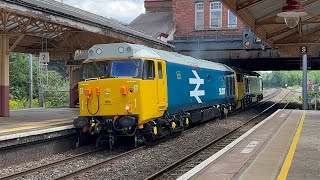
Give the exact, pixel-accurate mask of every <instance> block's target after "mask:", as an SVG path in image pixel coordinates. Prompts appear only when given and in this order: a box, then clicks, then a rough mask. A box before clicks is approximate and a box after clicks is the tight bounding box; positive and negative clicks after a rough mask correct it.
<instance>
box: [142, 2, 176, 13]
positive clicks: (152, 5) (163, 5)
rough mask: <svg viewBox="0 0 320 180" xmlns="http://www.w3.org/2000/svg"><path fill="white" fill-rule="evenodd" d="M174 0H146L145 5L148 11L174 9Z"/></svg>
mask: <svg viewBox="0 0 320 180" xmlns="http://www.w3.org/2000/svg"><path fill="white" fill-rule="evenodd" d="M172 1H173V0H145V1H144V7H145V8H146V12H165V11H172Z"/></svg>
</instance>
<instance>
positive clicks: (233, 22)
mask: <svg viewBox="0 0 320 180" xmlns="http://www.w3.org/2000/svg"><path fill="white" fill-rule="evenodd" d="M228 28H237V16H235V15H234V14H233V13H232V12H231V11H230V10H228Z"/></svg>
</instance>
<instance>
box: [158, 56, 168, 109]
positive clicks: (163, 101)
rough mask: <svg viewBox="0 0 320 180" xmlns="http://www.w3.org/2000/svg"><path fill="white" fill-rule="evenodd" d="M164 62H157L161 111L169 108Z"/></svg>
mask: <svg viewBox="0 0 320 180" xmlns="http://www.w3.org/2000/svg"><path fill="white" fill-rule="evenodd" d="M164 62H165V61H163V60H159V61H156V64H157V65H156V69H157V71H156V73H157V81H158V82H157V86H158V88H157V89H158V107H159V111H165V110H166V106H167V82H166V81H167V76H166V67H165V65H166V64H165V63H164Z"/></svg>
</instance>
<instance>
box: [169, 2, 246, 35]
mask: <svg viewBox="0 0 320 180" xmlns="http://www.w3.org/2000/svg"><path fill="white" fill-rule="evenodd" d="M196 2H203V5H204V26H205V27H204V28H203V30H195V3H196ZM210 2H214V1H210V0H173V19H174V22H175V23H176V24H177V29H176V36H186V35H188V36H194V35H196V36H197V35H216V34H219V35H220V34H240V33H242V30H243V23H242V22H241V21H240V20H239V19H237V24H238V25H237V28H236V29H234V28H228V9H227V7H226V6H224V5H223V4H222V28H220V29H212V28H210V27H209V26H210Z"/></svg>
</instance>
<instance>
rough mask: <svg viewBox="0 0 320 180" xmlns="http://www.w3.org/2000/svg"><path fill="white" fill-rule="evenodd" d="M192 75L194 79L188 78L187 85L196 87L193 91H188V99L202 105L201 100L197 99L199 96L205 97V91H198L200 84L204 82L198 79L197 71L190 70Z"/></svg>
mask: <svg viewBox="0 0 320 180" xmlns="http://www.w3.org/2000/svg"><path fill="white" fill-rule="evenodd" d="M192 73H193V75H194V76H195V77H196V78H189V84H196V87H195V89H194V90H193V91H190V97H195V98H196V100H197V101H198V103H202V101H201V99H200V98H199V96H204V95H205V91H204V90H199V87H200V85H201V84H204V80H203V79H200V77H199V75H198V73H197V71H195V70H192Z"/></svg>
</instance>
